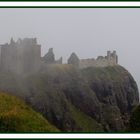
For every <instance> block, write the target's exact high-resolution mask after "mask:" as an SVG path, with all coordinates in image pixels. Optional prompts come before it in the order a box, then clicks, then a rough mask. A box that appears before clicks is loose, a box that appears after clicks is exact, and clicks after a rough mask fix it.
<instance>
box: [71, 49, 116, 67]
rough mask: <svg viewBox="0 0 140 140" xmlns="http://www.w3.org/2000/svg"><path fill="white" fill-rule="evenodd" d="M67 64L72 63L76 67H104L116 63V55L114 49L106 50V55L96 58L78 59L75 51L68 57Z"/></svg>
mask: <svg viewBox="0 0 140 140" xmlns="http://www.w3.org/2000/svg"><path fill="white" fill-rule="evenodd" d="M68 64H73V65H74V66H77V67H78V68H80V69H82V68H87V67H106V66H114V65H117V64H118V56H117V54H116V51H113V52H112V53H111V52H110V51H107V56H105V57H103V56H98V57H97V59H94V58H90V59H79V58H78V57H77V55H76V54H75V53H72V55H71V56H70V58H69V59H68Z"/></svg>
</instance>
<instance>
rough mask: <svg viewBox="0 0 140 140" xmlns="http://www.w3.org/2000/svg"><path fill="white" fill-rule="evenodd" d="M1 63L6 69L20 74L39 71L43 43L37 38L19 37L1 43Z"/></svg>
mask: <svg viewBox="0 0 140 140" xmlns="http://www.w3.org/2000/svg"><path fill="white" fill-rule="evenodd" d="M0 52H1V55H0V65H1V68H2V69H3V70H5V71H10V72H15V73H19V74H24V73H34V72H37V71H38V70H39V68H40V64H41V45H38V44H37V40H36V38H24V39H23V40H21V39H18V41H17V42H15V41H14V40H13V39H11V41H10V43H9V44H8V43H6V44H3V45H1V51H0Z"/></svg>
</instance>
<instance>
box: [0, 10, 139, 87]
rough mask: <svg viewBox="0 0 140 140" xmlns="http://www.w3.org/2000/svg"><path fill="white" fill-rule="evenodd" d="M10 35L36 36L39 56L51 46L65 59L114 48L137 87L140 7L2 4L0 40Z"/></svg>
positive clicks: (97, 53)
mask: <svg viewBox="0 0 140 140" xmlns="http://www.w3.org/2000/svg"><path fill="white" fill-rule="evenodd" d="M11 37H13V38H14V39H15V40H17V39H18V38H19V37H20V38H24V37H36V38H37V39H38V43H39V44H41V46H42V56H43V55H44V54H45V53H46V52H47V50H48V49H49V48H50V47H52V48H54V53H55V56H56V59H57V58H59V57H60V56H62V57H63V62H64V63H65V62H66V60H67V59H68V57H69V56H70V54H71V53H72V52H75V53H76V54H77V55H78V56H79V58H92V57H94V58H96V57H97V56H98V55H106V51H107V50H111V51H113V50H116V51H117V54H118V58H119V64H120V65H122V66H124V67H125V68H126V69H127V70H128V71H129V72H130V73H131V74H132V75H133V77H134V78H135V80H136V82H137V84H138V86H139V88H140V74H139V72H140V65H139V60H140V55H139V53H140V8H135V9H134V8H42V9H39V8H37V9H36V8H31V9H29V8H28V9H25V8H21V9H19V8H16V9H14V8H11V9H10V8H9V9H7V8H4V9H3V8H1V9H0V44H3V43H6V42H9V40H10V38H11Z"/></svg>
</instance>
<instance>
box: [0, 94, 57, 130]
mask: <svg viewBox="0 0 140 140" xmlns="http://www.w3.org/2000/svg"><path fill="white" fill-rule="evenodd" d="M57 131H59V130H58V129H57V128H56V127H54V126H53V125H51V124H50V123H49V122H48V121H47V120H46V119H45V118H43V117H42V116H41V115H40V114H39V113H37V112H35V111H33V110H32V109H31V108H30V107H28V106H27V105H25V103H24V102H23V101H21V100H20V99H18V98H16V97H14V96H11V95H8V94H5V93H0V132H57Z"/></svg>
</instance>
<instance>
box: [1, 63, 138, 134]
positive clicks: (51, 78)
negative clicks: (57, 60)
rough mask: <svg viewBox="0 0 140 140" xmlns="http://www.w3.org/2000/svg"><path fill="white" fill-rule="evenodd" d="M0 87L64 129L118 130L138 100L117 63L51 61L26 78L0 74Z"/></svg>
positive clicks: (134, 88)
mask: <svg viewBox="0 0 140 140" xmlns="http://www.w3.org/2000/svg"><path fill="white" fill-rule="evenodd" d="M13 81H14V83H13ZM0 90H2V91H7V92H8V93H11V94H14V95H16V96H20V97H21V98H23V99H24V100H25V101H26V102H27V103H28V104H29V105H31V106H32V107H33V108H34V109H35V110H36V111H38V112H40V113H41V114H42V115H43V116H44V117H46V118H47V119H48V120H49V121H50V122H51V123H52V124H53V125H55V126H56V127H57V128H59V129H60V130H61V131H68V132H77V131H78V132H83V131H84V132H85V131H87V132H104V131H105V132H120V131H122V130H123V129H124V128H125V126H126V125H127V123H128V119H129V116H130V112H131V111H132V109H133V106H135V105H137V104H138V103H139V98H138V96H139V93H138V89H137V85H136V82H135V81H134V79H133V77H132V76H131V74H130V73H129V72H128V71H127V70H125V69H124V68H123V67H121V66H109V67H104V68H94V67H90V68H86V69H82V70H80V69H78V68H77V67H74V66H73V65H68V64H65V65H64V64H63V65H62V64H61V65H60V64H51V65H49V66H48V67H47V68H43V69H41V71H40V72H38V73H36V74H33V75H30V76H29V75H28V76H26V77H19V76H18V77H17V76H16V75H11V74H10V73H9V74H8V73H5V74H4V73H0Z"/></svg>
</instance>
